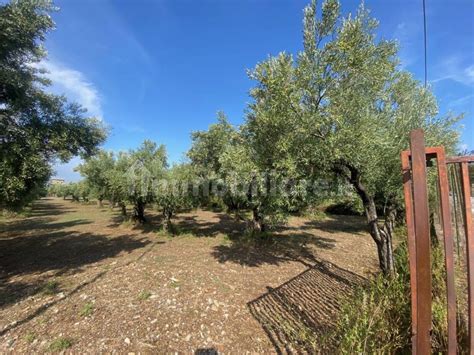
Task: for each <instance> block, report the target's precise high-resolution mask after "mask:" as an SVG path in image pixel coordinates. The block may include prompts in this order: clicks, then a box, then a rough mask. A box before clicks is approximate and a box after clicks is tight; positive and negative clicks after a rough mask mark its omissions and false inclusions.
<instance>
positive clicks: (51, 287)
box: [41, 280, 60, 296]
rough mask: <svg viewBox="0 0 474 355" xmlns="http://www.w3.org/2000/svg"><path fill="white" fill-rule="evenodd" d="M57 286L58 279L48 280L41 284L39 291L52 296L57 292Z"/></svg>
mask: <svg viewBox="0 0 474 355" xmlns="http://www.w3.org/2000/svg"><path fill="white" fill-rule="evenodd" d="M59 287H60V285H59V282H58V281H55V280H50V281H48V282H46V283H45V284H44V285H43V287H42V288H41V292H42V293H43V294H44V295H47V296H52V295H54V294H56V293H58V292H59Z"/></svg>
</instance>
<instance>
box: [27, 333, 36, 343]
mask: <svg viewBox="0 0 474 355" xmlns="http://www.w3.org/2000/svg"><path fill="white" fill-rule="evenodd" d="M35 339H36V334H35V333H34V332H28V334H26V336H25V340H26V342H27V343H29V344H31V343H32V342H34V341H35Z"/></svg>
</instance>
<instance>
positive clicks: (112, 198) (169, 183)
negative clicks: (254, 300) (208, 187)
mask: <svg viewBox="0 0 474 355" xmlns="http://www.w3.org/2000/svg"><path fill="white" fill-rule="evenodd" d="M77 171H79V172H80V173H81V175H82V176H83V177H84V180H82V181H80V182H77V183H71V184H66V185H52V186H51V187H50V191H49V192H50V194H53V195H56V196H62V197H65V198H66V197H71V198H72V199H73V200H76V201H79V200H80V199H82V200H83V201H88V200H89V199H90V198H95V199H97V200H98V202H99V205H100V206H102V203H103V201H104V200H107V201H109V206H111V207H113V206H120V208H121V211H122V215H123V216H124V217H127V218H128V217H130V218H132V219H133V220H134V221H136V222H139V223H144V222H146V217H145V207H146V206H147V205H149V204H153V205H155V206H157V207H159V208H160V209H161V210H162V212H163V217H164V227H165V228H169V227H170V225H171V218H172V217H173V215H174V214H175V212H176V211H177V210H178V209H182V208H186V207H191V206H192V205H193V203H194V200H193V194H192V193H191V192H192V191H191V186H192V185H191V182H192V181H193V180H192V179H193V175H192V174H191V167H190V166H189V165H186V164H181V165H175V166H172V167H169V166H168V163H167V157H166V150H165V147H164V146H163V145H160V146H159V145H157V144H156V143H154V142H152V141H149V140H146V141H144V142H143V144H142V145H141V146H140V147H139V148H138V149H136V150H130V151H128V152H120V153H118V154H114V153H112V152H106V151H99V152H98V153H97V154H96V155H94V156H92V157H89V158H87V159H86V160H85V161H84V163H83V164H81V165H79V166H78V167H77ZM128 204H130V205H132V206H133V209H132V214H131V215H130V216H128V214H127V207H126V206H127V205H128Z"/></svg>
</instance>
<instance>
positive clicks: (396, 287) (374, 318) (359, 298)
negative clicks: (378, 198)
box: [329, 244, 465, 354]
mask: <svg viewBox="0 0 474 355" xmlns="http://www.w3.org/2000/svg"><path fill="white" fill-rule="evenodd" d="M395 262H396V271H397V273H396V275H395V276H394V277H393V278H390V279H387V278H384V277H383V276H382V275H379V276H377V277H376V278H375V279H374V280H372V281H371V282H370V284H369V285H367V286H366V287H363V288H361V289H359V290H358V291H357V293H356V295H355V297H353V298H351V299H350V300H348V301H347V303H346V304H345V305H344V306H343V308H342V311H341V313H340V317H339V320H338V323H337V329H336V330H335V332H334V334H331V336H330V337H329V339H333V340H335V343H336V344H338V349H337V351H338V352H340V353H351V354H352V353H366V354H367V353H404V352H409V350H410V348H411V302H410V274H409V268H408V265H409V263H408V252H407V248H406V245H405V244H402V245H401V246H399V247H398V248H397V250H396V256H395ZM432 272H433V281H432V286H433V290H432V293H433V295H432V298H433V307H432V308H433V332H432V337H431V338H432V349H433V353H438V352H439V353H445V352H446V351H447V343H446V339H447V318H446V317H447V310H446V285H445V271H444V258H443V252H442V250H441V248H440V247H438V246H436V247H433V250H432ZM459 333H460V336H461V337H462V336H463V334H464V336H465V330H463V329H462V327H460V329H459ZM461 341H465V339H464V340H462V339H461Z"/></svg>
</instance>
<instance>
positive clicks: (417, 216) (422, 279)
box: [410, 129, 431, 354]
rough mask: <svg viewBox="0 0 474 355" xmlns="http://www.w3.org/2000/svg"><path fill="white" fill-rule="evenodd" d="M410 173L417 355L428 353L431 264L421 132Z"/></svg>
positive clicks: (413, 145)
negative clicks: (414, 249)
mask: <svg viewBox="0 0 474 355" xmlns="http://www.w3.org/2000/svg"><path fill="white" fill-rule="evenodd" d="M410 149H411V159H412V172H413V176H412V179H413V212H414V220H415V237H416V268H417V272H416V292H417V299H416V319H417V321H416V328H417V329H416V336H415V339H416V347H415V348H414V349H413V350H414V351H415V352H416V353H417V354H429V353H430V352H431V341H430V332H431V263H430V234H429V230H430V229H429V212H428V188H427V183H426V153H425V139H424V136H423V130H421V129H417V130H414V131H412V132H411V134H410Z"/></svg>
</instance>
